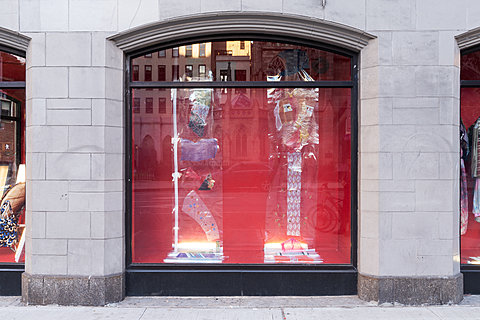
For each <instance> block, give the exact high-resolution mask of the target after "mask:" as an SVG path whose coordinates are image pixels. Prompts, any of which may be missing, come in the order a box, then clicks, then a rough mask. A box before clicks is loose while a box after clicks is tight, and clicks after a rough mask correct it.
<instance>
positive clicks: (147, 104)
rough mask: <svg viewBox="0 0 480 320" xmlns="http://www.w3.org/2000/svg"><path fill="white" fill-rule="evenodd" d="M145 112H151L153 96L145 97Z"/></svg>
mask: <svg viewBox="0 0 480 320" xmlns="http://www.w3.org/2000/svg"><path fill="white" fill-rule="evenodd" d="M145 113H153V98H146V99H145Z"/></svg>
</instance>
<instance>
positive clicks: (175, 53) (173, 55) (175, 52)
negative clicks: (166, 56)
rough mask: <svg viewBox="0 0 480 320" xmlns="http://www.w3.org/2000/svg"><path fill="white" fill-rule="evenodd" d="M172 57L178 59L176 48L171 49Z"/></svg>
mask: <svg viewBox="0 0 480 320" xmlns="http://www.w3.org/2000/svg"><path fill="white" fill-rule="evenodd" d="M172 57H174V58H176V57H178V47H175V48H172Z"/></svg>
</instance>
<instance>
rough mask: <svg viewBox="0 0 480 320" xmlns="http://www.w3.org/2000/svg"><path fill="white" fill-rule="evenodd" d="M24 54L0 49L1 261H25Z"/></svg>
mask: <svg viewBox="0 0 480 320" xmlns="http://www.w3.org/2000/svg"><path fill="white" fill-rule="evenodd" d="M20 54H21V53H16V54H13V53H11V52H9V51H7V50H2V48H0V110H1V111H0V112H1V114H0V195H1V202H0V264H2V263H4V264H11V263H23V262H24V243H25V237H24V230H25V214H24V204H25V57H24V56H22V55H20ZM18 289H19V288H18Z"/></svg>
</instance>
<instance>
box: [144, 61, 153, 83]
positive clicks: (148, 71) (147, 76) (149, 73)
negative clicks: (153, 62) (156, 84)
mask: <svg viewBox="0 0 480 320" xmlns="http://www.w3.org/2000/svg"><path fill="white" fill-rule="evenodd" d="M145 81H152V66H150V65H147V66H145Z"/></svg>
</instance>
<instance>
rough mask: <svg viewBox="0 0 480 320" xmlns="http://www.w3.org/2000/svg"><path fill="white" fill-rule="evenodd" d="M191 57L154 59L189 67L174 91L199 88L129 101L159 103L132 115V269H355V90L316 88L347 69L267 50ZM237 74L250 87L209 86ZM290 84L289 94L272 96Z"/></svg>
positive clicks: (327, 56)
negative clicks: (338, 266) (200, 265)
mask: <svg viewBox="0 0 480 320" xmlns="http://www.w3.org/2000/svg"><path fill="white" fill-rule="evenodd" d="M242 42H243V45H241V43H242ZM198 47H199V44H193V45H191V46H190V47H189V48H190V49H189V50H191V51H189V52H191V55H192V57H189V59H188V61H187V59H185V60H184V58H185V55H186V51H185V50H186V49H185V47H182V46H180V47H178V55H179V57H178V58H170V59H167V61H166V59H165V58H162V59H161V60H162V61H161V63H162V64H165V63H167V64H171V65H172V66H173V65H178V64H180V65H181V64H182V63H183V64H186V63H188V65H193V67H192V68H191V69H189V70H191V71H192V72H193V76H190V75H180V77H179V81H195V80H192V79H196V80H199V82H198V86H197V85H195V87H190V88H185V87H183V88H182V87H181V86H178V87H175V86H174V85H173V86H172V87H171V88H169V89H167V90H161V89H160V88H157V89H153V90H152V89H151V87H150V88H149V89H147V88H133V89H132V92H131V94H132V102H131V103H132V106H133V107H134V106H135V101H138V99H139V100H140V101H143V100H145V99H147V98H148V97H156V98H157V99H153V101H154V103H155V102H158V103H160V101H164V103H166V107H162V106H160V105H159V106H158V107H155V106H154V107H153V110H160V109H162V110H165V109H166V112H153V113H149V114H147V113H146V112H144V111H143V110H142V109H141V108H140V112H139V113H136V112H135V109H132V113H131V119H132V208H131V209H132V262H133V263H176V264H179V263H240V264H349V263H351V232H350V231H351V225H350V223H351V171H350V170H351V118H352V115H351V88H350V87H348V86H347V87H341V86H340V85H339V87H337V88H335V87H333V88H332V87H322V83H321V82H319V83H318V86H317V85H316V84H315V85H313V86H312V84H314V81H318V80H323V79H328V80H344V79H350V76H351V71H350V69H351V65H350V58H348V57H346V56H341V55H338V54H334V53H331V52H327V51H322V50H318V49H313V48H307V47H300V46H296V45H290V44H283V43H271V42H256V41H255V42H254V41H224V42H214V43H206V44H205V57H202V56H201V55H199V54H198V53H199V49H198ZM169 51H171V49H166V52H167V57H169V56H174V53H172V54H168V52H169ZM152 56H153V57H157V56H158V54H154V55H152ZM154 60H155V59H153V61H152V59H149V61H148V63H155V61H154ZM159 60H160V59H159ZM182 61H183V62H182ZM144 62H145V58H144V57H143V56H141V57H138V58H135V59H133V60H132V64H135V65H142V63H144ZM195 65H197V67H195ZM198 66H205V67H206V72H204V74H206V75H207V76H206V78H199V74H195V73H196V71H197V70H200V68H199V67H198ZM156 69H157V68H153V70H156ZM184 69H185V68H180V70H184ZM167 70H169V68H168V67H167ZM237 70H242V72H236V71H237ZM245 70H246V71H245ZM222 71H223V72H222ZM238 74H243V75H244V77H243V78H242V79H241V81H242V83H245V81H247V82H248V81H251V83H252V85H251V86H247V87H245V86H244V87H242V88H243V89H244V90H236V89H238V88H229V87H209V86H208V84H206V82H205V81H208V82H215V81H230V82H233V81H235V79H232V75H238ZM154 78H155V76H154ZM167 78H169V76H167ZM140 81H143V79H140ZM255 81H269V82H270V83H271V85H270V83H269V85H268V88H265V87H258V86H255ZM285 81H296V82H295V83H296V84H295V86H292V87H288V86H287V87H282V86H280V85H275V84H276V83H281V82H285ZM298 81H302V83H305V85H304V86H303V87H302V85H301V84H300V85H299V84H298ZM142 103H143V102H140V104H142Z"/></svg>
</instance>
